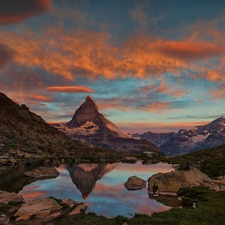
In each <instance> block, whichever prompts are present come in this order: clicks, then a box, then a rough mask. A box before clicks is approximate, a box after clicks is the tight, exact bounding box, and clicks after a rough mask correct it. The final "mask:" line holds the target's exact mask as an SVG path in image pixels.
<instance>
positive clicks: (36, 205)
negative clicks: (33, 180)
mask: <svg viewBox="0 0 225 225" xmlns="http://www.w3.org/2000/svg"><path fill="white" fill-rule="evenodd" d="M61 209H62V207H61V206H60V205H59V204H58V203H57V202H56V200H54V199H53V198H46V199H35V200H33V201H30V202H27V203H25V204H23V205H22V206H21V208H20V209H19V210H18V211H17V212H16V213H15V214H14V216H16V217H18V218H17V219H16V221H18V220H28V219H30V218H31V217H32V218H33V217H35V218H55V217H58V216H60V215H61Z"/></svg>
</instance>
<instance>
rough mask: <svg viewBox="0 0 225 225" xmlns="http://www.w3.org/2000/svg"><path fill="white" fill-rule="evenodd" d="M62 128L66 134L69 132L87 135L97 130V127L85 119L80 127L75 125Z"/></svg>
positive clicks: (69, 133)
mask: <svg viewBox="0 0 225 225" xmlns="http://www.w3.org/2000/svg"><path fill="white" fill-rule="evenodd" d="M64 128H65V133H67V134H68V135H71V134H79V135H89V134H94V133H96V132H97V131H98V130H99V127H98V126H97V125H96V124H94V123H93V122H91V121H87V122H86V123H85V124H83V125H82V126H80V127H76V128H72V129H70V128H68V127H64Z"/></svg>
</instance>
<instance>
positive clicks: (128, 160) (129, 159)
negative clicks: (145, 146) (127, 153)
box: [122, 157, 137, 163]
mask: <svg viewBox="0 0 225 225" xmlns="http://www.w3.org/2000/svg"><path fill="white" fill-rule="evenodd" d="M122 162H123V163H136V162H137V158H135V157H125V158H123V159H122Z"/></svg>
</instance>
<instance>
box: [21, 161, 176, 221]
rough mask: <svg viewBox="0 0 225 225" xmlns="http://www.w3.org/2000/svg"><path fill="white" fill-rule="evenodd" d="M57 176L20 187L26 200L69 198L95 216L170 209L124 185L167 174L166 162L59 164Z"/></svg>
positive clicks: (143, 193)
mask: <svg viewBox="0 0 225 225" xmlns="http://www.w3.org/2000/svg"><path fill="white" fill-rule="evenodd" d="M57 169H58V171H59V172H60V175H59V176H58V177H57V178H55V179H48V180H39V181H36V182H34V183H31V184H30V185H27V186H25V187H24V188H23V190H22V191H20V192H19V194H22V195H23V197H24V199H25V201H28V200H32V199H35V198H39V197H41V198H44V197H48V196H54V197H56V198H60V199H63V198H71V199H73V200H74V201H77V202H84V203H85V204H86V205H88V209H87V212H95V213H96V214H97V215H103V216H107V217H115V216H117V215H122V216H126V217H131V216H133V215H134V214H135V213H143V214H147V215H151V214H152V213H153V212H160V211H165V210H168V209H170V207H168V206H165V205H163V204H162V203H159V202H157V201H156V200H154V199H150V198H149V197H148V190H147V188H146V189H142V190H137V191H128V190H127V189H126V188H125V187H124V183H125V182H126V181H127V179H128V178H129V177H130V176H134V175H136V176H138V177H140V178H142V179H145V180H148V178H149V177H150V176H152V175H153V174H155V173H158V172H164V173H165V172H170V171H172V170H173V168H172V167H171V165H169V164H165V163H158V164H150V165H142V163H141V162H140V161H139V162H137V163H136V164H124V163H114V164H78V165H74V166H68V165H61V166H60V167H59V168H57Z"/></svg>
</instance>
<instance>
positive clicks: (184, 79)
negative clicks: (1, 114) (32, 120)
mask: <svg viewBox="0 0 225 225" xmlns="http://www.w3.org/2000/svg"><path fill="white" fill-rule="evenodd" d="M224 14H225V4H224V1H222V0H217V1H215V2H213V1H209V0H205V1H203V0H199V1H193V0H190V1H179V0H171V1H165V0H157V1H156V0H139V1H138V0H121V1H117V0H114V1H111V0H110V1H103V0H95V1H94V0H78V1H73V0H52V1H51V0H30V1H29V3H28V1H26V0H21V1H18V0H8V1H7V2H5V1H4V2H1V3H0V30H1V32H0V87H1V90H0V91H1V92H3V93H5V94H6V95H7V96H9V97H10V98H12V99H13V100H14V101H16V102H18V103H19V104H23V103H24V104H26V105H27V106H28V107H29V108H30V110H32V111H34V112H35V113H37V114H39V115H41V116H42V117H43V118H44V119H45V120H46V121H47V122H67V121H69V120H70V119H71V117H72V115H73V113H74V111H75V110H76V109H77V108H78V107H79V106H80V104H81V103H82V102H83V101H84V100H85V97H86V96H87V95H91V97H92V98H93V99H94V101H95V102H96V104H97V105H98V107H99V110H100V112H101V113H103V114H104V115H105V116H106V117H107V118H109V119H110V120H111V121H113V122H114V123H115V124H117V125H118V126H119V128H121V129H122V130H125V131H127V132H144V131H148V130H150V131H157V132H162V131H175V130H179V129H180V128H188V127H190V128H192V127H194V126H196V125H200V124H205V123H207V122H209V121H212V120H213V119H215V118H217V117H219V116H221V115H223V114H224V111H225V106H224V98H225V91H224V90H225V89H224V87H225V76H224V72H225V17H224Z"/></svg>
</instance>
